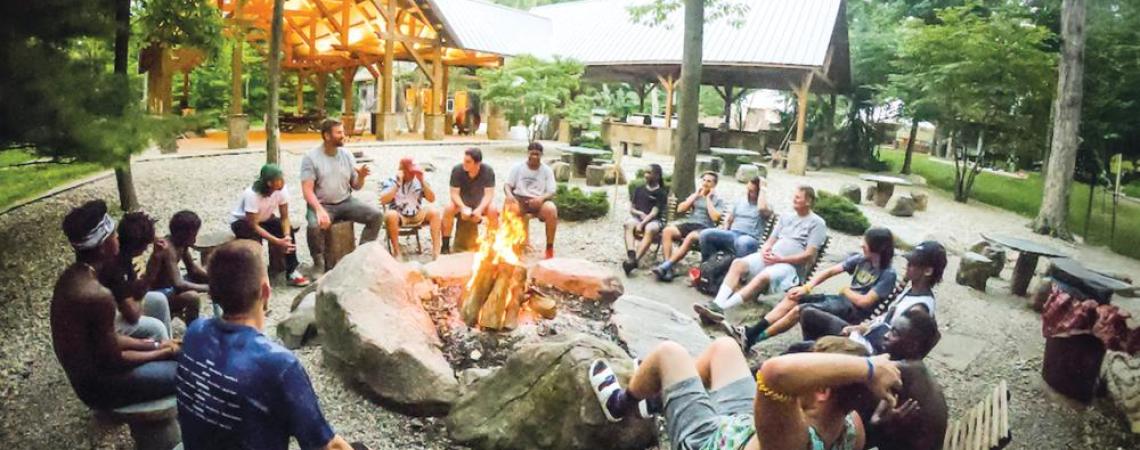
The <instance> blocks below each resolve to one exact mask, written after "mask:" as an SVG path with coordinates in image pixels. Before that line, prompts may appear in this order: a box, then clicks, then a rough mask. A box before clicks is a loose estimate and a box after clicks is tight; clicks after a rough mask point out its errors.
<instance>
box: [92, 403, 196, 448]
mask: <svg viewBox="0 0 1140 450" xmlns="http://www.w3.org/2000/svg"><path fill="white" fill-rule="evenodd" d="M96 416H97V419H98V420H99V421H101V422H103V423H105V424H106V423H108V422H109V423H110V424H115V425H118V424H126V425H127V427H129V428H130V430H131V438H132V439H134V441H135V448H136V449H138V450H170V449H172V448H175V446H176V445H180V444H181V442H182V432H181V429H180V428H179V427H178V402H177V401H176V400H175V397H174V396H173V395H172V396H170V397H164V398H161V399H158V400H153V401H149V402H144V403H136V404H133V405H127V406H124V407H121V408H116V409H113V410H110V411H97V412H96Z"/></svg>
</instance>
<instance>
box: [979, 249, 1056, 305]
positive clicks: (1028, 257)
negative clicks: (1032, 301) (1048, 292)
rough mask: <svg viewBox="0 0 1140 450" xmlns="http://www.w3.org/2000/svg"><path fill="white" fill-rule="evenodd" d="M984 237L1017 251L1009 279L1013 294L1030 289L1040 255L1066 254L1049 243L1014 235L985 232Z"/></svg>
mask: <svg viewBox="0 0 1140 450" xmlns="http://www.w3.org/2000/svg"><path fill="white" fill-rule="evenodd" d="M982 239H985V240H987V241H989V242H992V243H994V244H997V245H999V246H1001V247H1005V248H1008V249H1010V250H1013V251H1015V252H1017V263H1016V264H1014V265H1013V277H1012V278H1010V280H1009V290H1010V292H1012V293H1013V295H1019V296H1022V297H1024V296H1025V293H1026V291H1027V290H1028V289H1029V281H1030V280H1031V279H1032V278H1033V271H1034V270H1035V269H1036V268H1037V259H1038V258H1039V257H1041V256H1046V257H1049V258H1056V257H1061V256H1065V255H1064V254H1063V253H1061V251H1060V250H1057V249H1055V248H1053V247H1050V246H1048V245H1045V244H1040V243H1037V242H1033V241H1030V240H1026V239H1021V238H1015V237H1013V236H1006V235H1001V234H995V235H991V236H987V235H985V234H983V235H982Z"/></svg>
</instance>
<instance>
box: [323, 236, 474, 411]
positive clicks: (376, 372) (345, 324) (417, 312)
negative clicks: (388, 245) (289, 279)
mask: <svg viewBox="0 0 1140 450" xmlns="http://www.w3.org/2000/svg"><path fill="white" fill-rule="evenodd" d="M425 285H426V286H430V282H428V281H426V280H425V279H424V278H423V275H422V274H420V272H418V271H414V270H411V269H410V268H409V267H408V266H406V265H404V264H401V263H400V262H398V261H396V260H395V259H394V258H392V255H390V254H389V253H388V252H387V251H385V249H384V247H383V246H382V245H381V244H380V243H379V241H374V242H370V243H368V244H365V245H362V246H360V247H359V248H357V249H356V251H354V252H352V253H351V254H349V255H348V256H346V257H345V258H344V259H343V260H341V261H340V262H339V263H338V264H337V266H336V268H335V269H333V271H332V272H329V273H328V274H327V275H326V276H325V279H324V280H323V281H322V282H321V287H320V288H319V289H318V290H317V310H316V316H317V328H318V329H319V330H320V331H319V332H320V334H321V339H322V344H321V349H322V351H323V352H324V355H325V358H326V359H327V360H328V361H329V362H331V363H332V365H333V366H334V367H336V368H337V369H340V372H341V373H342V374H343V375H344V376H345V377H347V378H349V379H350V380H351V381H352V382H354V383H358V384H359V385H361V386H362V387H363V388H364V389H366V390H368V391H369V392H370V393H372V394H374V395H375V396H376V397H377V398H379V399H380V400H381V401H382V402H383V403H385V404H387V405H390V406H392V407H394V408H396V409H399V410H401V411H404V412H407V413H408V414H413V415H440V414H445V413H446V412H447V410H448V408H449V407H450V405H451V403H452V402H454V401H455V399H456V398H457V397H458V395H459V382H458V381H457V380H456V378H455V373H454V371H453V370H452V369H451V365H450V364H448V362H447V360H446V359H444V357H443V353H442V352H441V351H440V346H441V345H442V343H441V341H440V339H439V335H438V334H437V333H436V329H435V325H434V324H433V323H432V321H431V319H430V318H429V317H428V315H427V312H425V311H424V309H423V307H422V306H421V305H420V302H419V299H418V298H417V295H421V294H422V292H423V291H424V289H423V287H424V286H425ZM429 291H430V289H429Z"/></svg>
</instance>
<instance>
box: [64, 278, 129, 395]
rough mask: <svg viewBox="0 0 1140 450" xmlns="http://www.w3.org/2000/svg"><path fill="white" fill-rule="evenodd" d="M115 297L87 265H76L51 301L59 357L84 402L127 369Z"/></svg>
mask: <svg viewBox="0 0 1140 450" xmlns="http://www.w3.org/2000/svg"><path fill="white" fill-rule="evenodd" d="M114 321H115V298H114V296H113V295H112V294H111V291H110V290H109V289H107V288H106V287H104V286H103V285H102V284H100V283H99V280H98V279H97V278H96V277H95V271H94V269H92V268H91V267H90V266H88V265H86V264H73V265H71V266H70V267H68V268H67V269H65V270H64V272H63V274H62V275H60V277H59V280H58V281H57V282H56V285H55V289H54V291H53V294H52V301H51V337H52V347H53V348H54V350H55V355H56V358H57V359H59V362H60V365H62V366H63V370H64V372H66V373H67V378H68V380H69V381H70V382H71V385H72V386H73V387H74V388H75V391H76V394H78V395H79V397H80V399H83V400H84V401H88V399H90V398H91V395H92V392H93V390H94V389H98V385H99V380H100V379H101V378H102V377H104V376H107V375H112V374H115V373H117V372H119V371H121V370H123V369H124V368H125V367H123V365H122V364H121V361H122V356H121V354H120V351H119V346H118V343H117V341H116V335H115V328H114Z"/></svg>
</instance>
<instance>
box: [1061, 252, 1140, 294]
mask: <svg viewBox="0 0 1140 450" xmlns="http://www.w3.org/2000/svg"><path fill="white" fill-rule="evenodd" d="M1049 262H1050V263H1051V264H1052V267H1051V268H1050V270H1049V272H1050V274H1051V275H1052V276H1053V278H1054V279H1056V280H1059V281H1062V282H1064V283H1066V284H1069V285H1070V286H1074V287H1076V288H1077V289H1080V290H1081V291H1082V292H1084V293H1086V294H1087V295H1089V296H1090V297H1093V298H1096V299H1097V301H1098V302H1099V303H1102V304H1103V303H1109V302H1110V301H1111V300H1112V294H1122V295H1124V296H1131V295H1132V294H1133V291H1134V289H1135V287H1134V286H1132V285H1131V284H1128V283H1125V282H1124V281H1121V280H1118V279H1116V278H1112V277H1108V276H1105V275H1104V274H1101V273H1099V272H1097V271H1095V270H1093V269H1090V268H1088V267H1085V265H1084V264H1081V263H1080V262H1079V261H1077V260H1074V259H1071V258H1065V257H1056V258H1050V259H1049Z"/></svg>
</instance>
